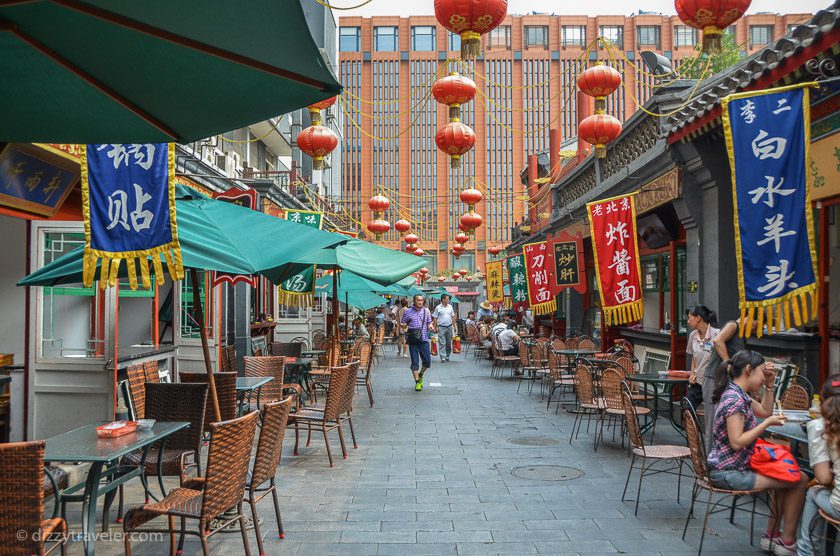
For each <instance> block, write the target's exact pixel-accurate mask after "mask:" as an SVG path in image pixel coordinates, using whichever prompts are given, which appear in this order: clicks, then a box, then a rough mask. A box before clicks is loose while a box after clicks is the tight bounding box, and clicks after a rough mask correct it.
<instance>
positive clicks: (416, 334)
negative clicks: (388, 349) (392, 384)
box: [400, 294, 433, 392]
mask: <svg viewBox="0 0 840 556" xmlns="http://www.w3.org/2000/svg"><path fill="white" fill-rule="evenodd" d="M425 302H426V300H425V299H424V298H423V296H422V295H420V294H417V295H415V296H414V304H413V305H412V306H411V307H409V308H408V309H406V310H405V314H404V315H403V318H402V322H400V325H401V326H402V328H403V330H405V331H406V342H407V343H408V352H409V354H410V355H411V373H412V374H413V375H414V389H415V390H417V391H418V392H419V391H421V390H423V374H424V373H425V372H426V370H427V369H428V368H429V367H431V366H432V353H431V350H430V345H429V331H430V330H432V329H433V325H432V315H431V313H429V310H428V309H426V307H424V306H423V305H424V304H425ZM420 360H422V362H423V366H422V367H420Z"/></svg>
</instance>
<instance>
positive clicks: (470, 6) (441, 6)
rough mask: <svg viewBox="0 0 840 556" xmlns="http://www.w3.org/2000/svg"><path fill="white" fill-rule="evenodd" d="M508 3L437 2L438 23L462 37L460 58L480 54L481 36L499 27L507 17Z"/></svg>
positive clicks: (504, 0) (475, 0) (501, 0)
mask: <svg viewBox="0 0 840 556" xmlns="http://www.w3.org/2000/svg"><path fill="white" fill-rule="evenodd" d="M507 4H508V3H507V0H435V17H437V20H438V22H439V23H440V24H441V25H443V26H444V27H446V28H447V29H449V30H450V31H452V32H453V33H455V34H456V35H460V37H461V58H463V59H465V60H468V59H474V58H477V57H478V55H479V54H481V35H483V34H485V33H489V32H490V31H492V30H493V29H495V28H496V27H498V26H499V24H500V23H501V22H502V21H504V19H505V16H507Z"/></svg>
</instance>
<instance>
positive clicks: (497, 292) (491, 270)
mask: <svg viewBox="0 0 840 556" xmlns="http://www.w3.org/2000/svg"><path fill="white" fill-rule="evenodd" d="M503 274H504V269H503V268H502V261H488V263H487V301H489V302H490V303H502V302H504V300H505V293H504V286H505V284H504V276H503Z"/></svg>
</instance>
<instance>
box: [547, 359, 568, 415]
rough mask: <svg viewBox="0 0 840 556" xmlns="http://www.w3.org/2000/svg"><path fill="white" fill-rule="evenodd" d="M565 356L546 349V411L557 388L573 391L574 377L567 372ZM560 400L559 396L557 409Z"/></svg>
mask: <svg viewBox="0 0 840 556" xmlns="http://www.w3.org/2000/svg"><path fill="white" fill-rule="evenodd" d="M565 357H566V356H565V355H560V354H557V353H555V352H554V350H549V351H548V373H549V375H548V378H549V384H548V401H547V402H546V404H545V409H546V411H547V410H548V409H549V407H550V406H551V401H552V398H553V397H554V393H555V392H556V391H557V390H569V391H570V392H574V389H575V377H574V375H573V374H570V373H568V372H567V370H566V369H567V368H566V365H565ZM560 401H561V399H560V398H558V399H557V400H556V402H557V408H558V409H559V408H560Z"/></svg>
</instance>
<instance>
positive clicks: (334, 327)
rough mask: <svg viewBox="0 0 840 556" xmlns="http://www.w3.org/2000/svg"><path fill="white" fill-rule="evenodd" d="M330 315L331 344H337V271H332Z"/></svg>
mask: <svg viewBox="0 0 840 556" xmlns="http://www.w3.org/2000/svg"><path fill="white" fill-rule="evenodd" d="M332 314H333V335H332V337H333V344H335V343H336V342H338V269H336V270H333V296H332Z"/></svg>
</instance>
